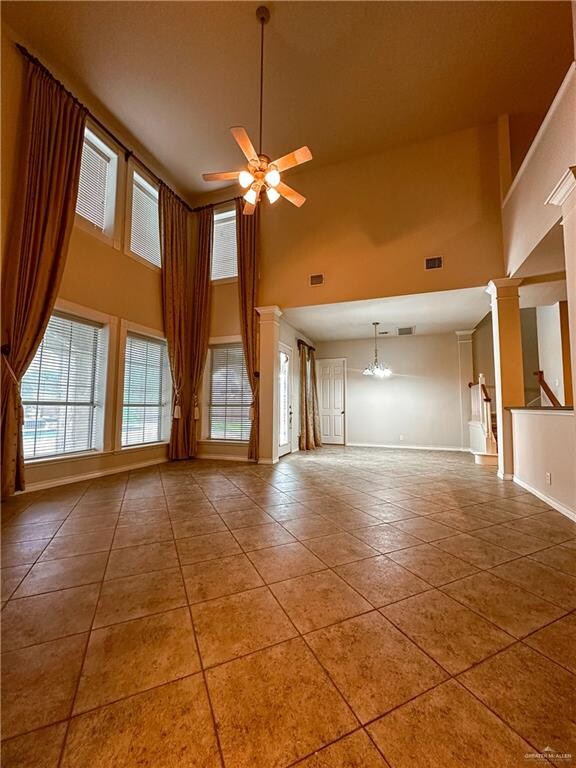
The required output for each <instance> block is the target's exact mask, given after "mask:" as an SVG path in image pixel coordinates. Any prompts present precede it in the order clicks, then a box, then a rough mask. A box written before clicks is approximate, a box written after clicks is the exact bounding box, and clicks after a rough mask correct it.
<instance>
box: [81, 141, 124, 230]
mask: <svg viewBox="0 0 576 768" xmlns="http://www.w3.org/2000/svg"><path fill="white" fill-rule="evenodd" d="M115 190H116V155H115V153H114V152H113V151H112V150H111V149H110V148H109V147H107V146H106V145H105V144H104V142H102V141H101V140H100V139H99V138H98V137H97V136H96V135H95V134H93V133H92V132H91V131H90V130H89V129H88V128H86V130H85V131H84V143H83V145H82V159H81V162H80V180H79V183H78V197H77V198H76V213H78V214H79V215H80V216H82V217H83V218H84V219H87V220H88V221H89V222H90V223H91V224H93V225H94V227H95V228H96V229H99V230H100V231H101V232H106V231H109V230H110V229H111V228H112V227H113V218H114V202H115V201H114V196H115Z"/></svg>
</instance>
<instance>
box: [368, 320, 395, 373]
mask: <svg viewBox="0 0 576 768" xmlns="http://www.w3.org/2000/svg"><path fill="white" fill-rule="evenodd" d="M372 325H373V326H374V360H373V361H372V362H371V363H369V364H368V365H367V366H366V368H364V370H363V371H362V373H363V374H364V376H376V378H377V379H388V378H389V377H390V376H392V370H391V369H390V368H389V367H388V366H387V365H384V364H383V363H380V362H378V326H379V325H380V323H372Z"/></svg>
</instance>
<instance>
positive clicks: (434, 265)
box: [425, 256, 444, 269]
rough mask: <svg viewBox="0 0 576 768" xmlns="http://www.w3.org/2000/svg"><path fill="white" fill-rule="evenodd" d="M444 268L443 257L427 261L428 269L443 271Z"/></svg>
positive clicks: (435, 257) (431, 258) (432, 257)
mask: <svg viewBox="0 0 576 768" xmlns="http://www.w3.org/2000/svg"><path fill="white" fill-rule="evenodd" d="M443 266H444V260H443V258H442V256H431V257H430V258H429V259H426V261H425V268H426V269H442V267H443Z"/></svg>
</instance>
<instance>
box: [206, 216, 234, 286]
mask: <svg viewBox="0 0 576 768" xmlns="http://www.w3.org/2000/svg"><path fill="white" fill-rule="evenodd" d="M237 276H238V254H237V245H236V211H235V210H234V209H232V210H230V209H228V210H220V211H218V210H217V211H215V213H214V231H213V238H212V270H211V278H212V280H223V279H224V278H230V277H237Z"/></svg>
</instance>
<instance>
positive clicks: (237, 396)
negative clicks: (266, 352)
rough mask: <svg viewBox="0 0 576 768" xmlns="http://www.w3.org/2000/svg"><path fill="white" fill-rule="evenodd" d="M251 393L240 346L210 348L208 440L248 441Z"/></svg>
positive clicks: (250, 424)
mask: <svg viewBox="0 0 576 768" xmlns="http://www.w3.org/2000/svg"><path fill="white" fill-rule="evenodd" d="M251 404H252V390H251V389H250V383H249V381H248V375H247V373H246V366H245V364H244V350H243V348H242V345H241V344H233V345H229V346H219V347H213V348H212V350H211V371H210V437H211V438H212V439H213V440H248V438H249V437H250V429H251V426H252V423H251V421H250V406H251Z"/></svg>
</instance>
